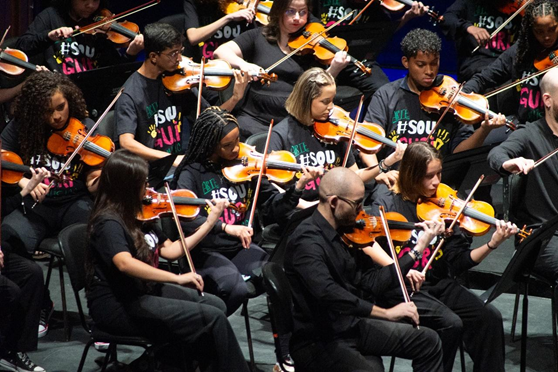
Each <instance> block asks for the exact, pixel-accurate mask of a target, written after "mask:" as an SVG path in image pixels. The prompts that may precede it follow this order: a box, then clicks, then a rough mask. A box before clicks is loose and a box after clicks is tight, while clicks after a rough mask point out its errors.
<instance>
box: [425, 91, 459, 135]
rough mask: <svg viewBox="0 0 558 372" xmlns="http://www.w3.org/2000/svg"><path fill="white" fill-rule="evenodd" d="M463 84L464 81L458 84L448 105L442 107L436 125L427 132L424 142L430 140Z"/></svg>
mask: <svg viewBox="0 0 558 372" xmlns="http://www.w3.org/2000/svg"><path fill="white" fill-rule="evenodd" d="M464 84H465V82H463V83H461V84H459V89H458V90H457V93H455V95H454V96H453V97H452V98H451V101H450V103H449V105H447V106H446V108H445V109H444V112H442V115H440V117H439V118H438V120H436V125H434V127H433V128H432V130H431V131H430V133H429V134H428V137H426V142H428V141H430V139H431V138H432V135H433V134H434V132H435V131H436V128H438V125H439V124H440V122H441V121H442V119H443V118H444V116H446V114H447V113H448V111H449V109H450V108H452V106H453V104H454V103H455V100H456V99H457V97H459V93H461V90H462V89H463V85H464Z"/></svg>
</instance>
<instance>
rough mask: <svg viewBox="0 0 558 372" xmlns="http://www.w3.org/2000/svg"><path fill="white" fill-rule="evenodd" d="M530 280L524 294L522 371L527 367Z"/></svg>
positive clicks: (526, 284)
mask: <svg viewBox="0 0 558 372" xmlns="http://www.w3.org/2000/svg"><path fill="white" fill-rule="evenodd" d="M528 311H529V281H528V280H527V281H526V282H525V293H524V294H523V309H522V310H521V312H522V313H521V360H520V363H519V364H520V367H519V370H520V372H525V369H526V368H527V320H528V315H529V312H528Z"/></svg>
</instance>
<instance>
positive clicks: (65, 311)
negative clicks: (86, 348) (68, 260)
mask: <svg viewBox="0 0 558 372" xmlns="http://www.w3.org/2000/svg"><path fill="white" fill-rule="evenodd" d="M58 272H59V275H60V296H61V297H62V315H63V316H64V334H65V335H66V341H70V337H71V335H72V329H71V327H70V322H69V320H68V308H67V304H66V287H65V285H64V260H63V259H62V258H61V257H58Z"/></svg>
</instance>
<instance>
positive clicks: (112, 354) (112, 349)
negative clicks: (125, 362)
mask: <svg viewBox="0 0 558 372" xmlns="http://www.w3.org/2000/svg"><path fill="white" fill-rule="evenodd" d="M109 360H110V361H111V362H112V361H115V360H117V357H116V344H115V343H111V344H110V345H109V349H108V350H107V354H106V355H105V358H104V359H103V366H102V368H101V372H105V370H106V369H107V365H108V363H109Z"/></svg>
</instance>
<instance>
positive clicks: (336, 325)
mask: <svg viewBox="0 0 558 372" xmlns="http://www.w3.org/2000/svg"><path fill="white" fill-rule="evenodd" d="M319 192H320V202H319V204H318V209H317V210H316V211H315V212H314V213H313V214H312V216H311V217H310V218H308V219H307V220H305V221H304V222H302V223H301V224H300V225H299V226H298V227H297V228H296V230H295V231H294V233H293V234H292V235H291V236H290V238H289V241H288V243H287V251H286V254H285V273H286V275H287V278H288V280H289V282H290V285H291V290H292V294H293V302H294V309H293V318H294V330H293V335H292V338H291V344H290V345H291V346H290V351H291V355H292V357H293V359H294V361H295V364H296V370H297V371H299V370H300V371H305V372H308V371H336V372H337V371H340V372H342V371H347V372H349V371H383V370H384V369H383V366H382V362H381V359H380V358H379V356H382V355H394V356H397V357H402V358H406V359H412V361H413V370H414V371H430V372H433V371H442V350H441V343H440V339H439V338H438V336H437V335H436V333H435V332H434V331H432V330H431V329H429V328H427V327H423V325H422V321H421V320H420V321H419V315H418V313H417V308H416V306H415V304H414V303H413V302H409V303H398V304H396V305H394V306H392V307H388V308H382V307H380V306H378V305H377V304H374V303H372V302H370V301H367V300H364V299H363V298H362V294H363V291H365V290H366V291H369V290H371V289H373V288H374V290H376V291H380V292H382V291H384V290H389V289H392V288H397V286H398V283H397V279H396V278H395V275H394V273H395V270H393V265H390V266H386V267H384V268H380V269H377V268H372V269H369V270H366V271H363V270H361V269H360V268H359V263H358V260H356V259H355V255H356V254H357V253H358V250H357V249H349V248H348V247H347V245H346V244H345V243H344V242H343V241H342V239H341V235H342V231H343V229H344V228H347V227H349V226H352V225H354V222H355V219H356V216H357V214H358V213H359V212H360V210H361V208H362V201H363V198H364V185H363V183H362V181H361V180H360V178H359V177H358V176H357V175H356V174H355V173H354V172H352V171H350V170H348V169H346V168H335V169H333V170H331V171H329V172H328V173H327V174H326V175H324V177H322V182H321V184H320V190H319ZM440 225H441V224H440ZM436 229H438V230H439V229H440V226H438V228H436V227H435V226H433V227H432V228H430V227H428V226H426V225H425V230H426V232H425V235H428V236H430V237H434V236H435V235H436V233H437V232H436ZM375 248H376V250H378V251H381V252H380V253H382V254H383V255H384V256H386V255H385V253H384V252H383V251H382V250H381V248H379V247H377V245H376V244H375ZM386 257H387V256H386ZM388 258H389V257H388ZM407 261H411V260H410V259H407ZM401 320H403V322H401ZM408 321H411V322H412V323H414V324H419V323H420V329H419V328H415V327H413V325H412V324H410V323H409V322H408Z"/></svg>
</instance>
